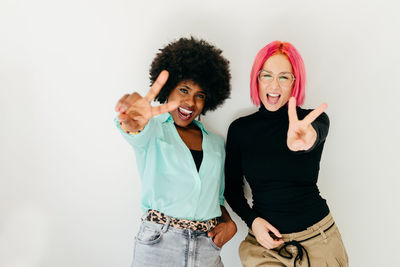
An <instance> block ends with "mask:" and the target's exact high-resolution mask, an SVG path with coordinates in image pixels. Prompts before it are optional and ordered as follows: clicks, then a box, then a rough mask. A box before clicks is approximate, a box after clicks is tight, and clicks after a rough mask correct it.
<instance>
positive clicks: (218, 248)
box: [207, 236, 221, 251]
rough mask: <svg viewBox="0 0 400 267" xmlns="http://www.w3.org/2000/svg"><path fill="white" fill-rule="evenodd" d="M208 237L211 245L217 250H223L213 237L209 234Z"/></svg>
mask: <svg viewBox="0 0 400 267" xmlns="http://www.w3.org/2000/svg"><path fill="white" fill-rule="evenodd" d="M207 239H208V241H209V243H211V246H212V247H213V248H214V249H215V250H217V251H220V250H221V248H220V247H218V246H217V245H216V244H215V243H214V241H213V240H212V238H211V237H208V236H207Z"/></svg>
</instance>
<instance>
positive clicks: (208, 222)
mask: <svg viewBox="0 0 400 267" xmlns="http://www.w3.org/2000/svg"><path fill="white" fill-rule="evenodd" d="M210 230H211V224H210V220H208V221H207V232H208V231H210Z"/></svg>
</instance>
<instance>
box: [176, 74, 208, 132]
mask: <svg viewBox="0 0 400 267" xmlns="http://www.w3.org/2000/svg"><path fill="white" fill-rule="evenodd" d="M205 100H206V93H205V92H204V91H203V90H202V89H201V88H200V86H198V85H197V84H196V83H194V82H192V81H181V82H179V83H178V84H177V86H176V87H175V88H174V89H172V91H171V93H170V94H169V96H168V101H171V102H172V101H178V102H179V103H180V104H179V107H178V109H176V110H173V111H171V112H170V114H171V116H172V118H173V119H174V122H175V124H176V125H178V126H180V127H186V126H188V125H189V124H190V123H192V121H193V120H194V119H195V118H196V117H197V116H198V115H199V114H200V113H201V112H202V111H203V108H204V103H205Z"/></svg>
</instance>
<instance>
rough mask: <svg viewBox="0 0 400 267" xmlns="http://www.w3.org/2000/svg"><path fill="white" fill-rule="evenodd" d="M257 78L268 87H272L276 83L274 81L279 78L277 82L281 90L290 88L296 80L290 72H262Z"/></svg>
mask: <svg viewBox="0 0 400 267" xmlns="http://www.w3.org/2000/svg"><path fill="white" fill-rule="evenodd" d="M257 77H258V81H259V82H262V83H263V84H266V85H270V84H271V83H272V82H273V81H274V79H276V77H278V78H277V81H278V84H279V86H280V87H281V88H289V87H290V86H291V85H292V84H293V82H294V80H295V79H296V78H295V77H294V75H293V74H292V73H290V72H281V73H279V74H274V73H272V72H270V71H267V70H260V71H259V72H258V76H257Z"/></svg>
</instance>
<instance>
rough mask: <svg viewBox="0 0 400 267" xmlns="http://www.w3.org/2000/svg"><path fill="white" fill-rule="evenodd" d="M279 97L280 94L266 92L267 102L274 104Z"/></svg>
mask: <svg viewBox="0 0 400 267" xmlns="http://www.w3.org/2000/svg"><path fill="white" fill-rule="evenodd" d="M280 97H281V95H280V94H272V93H268V94H267V101H268V104H271V105H275V104H276V103H278V101H279V98H280Z"/></svg>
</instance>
